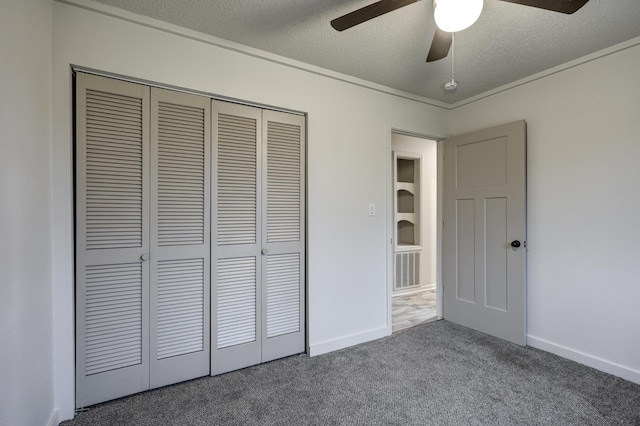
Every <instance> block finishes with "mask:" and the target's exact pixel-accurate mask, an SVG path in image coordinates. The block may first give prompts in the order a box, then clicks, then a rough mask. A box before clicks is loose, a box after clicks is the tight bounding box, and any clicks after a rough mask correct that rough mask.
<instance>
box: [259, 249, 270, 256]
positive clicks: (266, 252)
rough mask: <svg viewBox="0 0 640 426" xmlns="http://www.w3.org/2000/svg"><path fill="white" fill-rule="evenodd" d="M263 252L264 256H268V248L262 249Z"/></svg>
mask: <svg viewBox="0 0 640 426" xmlns="http://www.w3.org/2000/svg"><path fill="white" fill-rule="evenodd" d="M261 253H262V255H263V256H266V255H267V254H269V252H268V251H267V249H262V251H261Z"/></svg>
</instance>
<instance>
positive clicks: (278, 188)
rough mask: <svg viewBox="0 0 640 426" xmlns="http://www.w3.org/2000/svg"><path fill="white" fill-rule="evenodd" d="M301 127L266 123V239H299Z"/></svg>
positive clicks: (284, 240)
mask: <svg viewBox="0 0 640 426" xmlns="http://www.w3.org/2000/svg"><path fill="white" fill-rule="evenodd" d="M300 138H301V135H300V127H299V126H296V125H292V124H285V123H279V122H274V121H268V123H267V241H268V242H269V243H272V242H289V241H299V240H300V223H301V218H300V201H301V200H300V194H301V192H300V184H301V175H300V170H301V168H300V167H301V164H300V149H301V147H300Z"/></svg>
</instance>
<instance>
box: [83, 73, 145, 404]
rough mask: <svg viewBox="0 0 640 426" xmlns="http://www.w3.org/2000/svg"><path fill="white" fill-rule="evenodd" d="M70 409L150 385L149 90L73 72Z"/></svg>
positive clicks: (135, 85) (136, 390)
mask: <svg viewBox="0 0 640 426" xmlns="http://www.w3.org/2000/svg"><path fill="white" fill-rule="evenodd" d="M76 78H77V80H76V112H77V114H76V153H75V154H76V406H78V407H83V406H87V405H91V404H95V403H97V402H102V401H106V400H109V399H113V398H117V397H121V396H124V395H128V394H132V393H136V392H140V391H142V390H144V389H147V388H148V386H149V363H148V351H149V344H148V342H149V334H148V329H149V327H148V317H149V305H148V298H147V297H146V294H147V293H148V286H149V269H148V262H144V261H143V259H144V258H145V257H144V256H146V255H147V254H148V253H149V219H148V218H149V214H148V208H149V199H148V197H149V182H148V179H149V177H148V176H149V166H148V164H149V161H148V160H149V134H148V128H149V121H148V117H149V88H148V87H145V86H141V85H137V84H133V83H125V82H121V81H116V80H111V79H107V78H102V77H97V76H92V75H86V74H82V73H78V74H77V76H76Z"/></svg>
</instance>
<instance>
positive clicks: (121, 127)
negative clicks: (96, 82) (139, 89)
mask: <svg viewBox="0 0 640 426" xmlns="http://www.w3.org/2000/svg"><path fill="white" fill-rule="evenodd" d="M142 107H143V106H142V99H140V98H134V97H131V96H124V95H118V94H109V93H106V92H103V91H99V90H92V89H87V91H86V133H85V135H83V136H85V137H86V149H85V161H86V174H85V176H84V179H86V181H85V182H86V192H85V194H86V210H85V212H86V240H85V243H86V248H87V250H100V249H117V248H127V247H141V246H142V209H143V207H142V180H143V175H142V173H143V164H142V161H143V156H142V134H143V129H142V126H143V121H142ZM114 181H116V182H117V181H125V182H126V184H125V185H120V186H112V187H111V188H110V189H108V185H109V183H111V182H114ZM125 213H126V218H123V215H124V214H125ZM97 218H100V220H97ZM123 219H124V220H123Z"/></svg>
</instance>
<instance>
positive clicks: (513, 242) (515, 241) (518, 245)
mask: <svg viewBox="0 0 640 426" xmlns="http://www.w3.org/2000/svg"><path fill="white" fill-rule="evenodd" d="M511 247H513V248H518V247H520V241H518V240H513V241H511Z"/></svg>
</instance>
